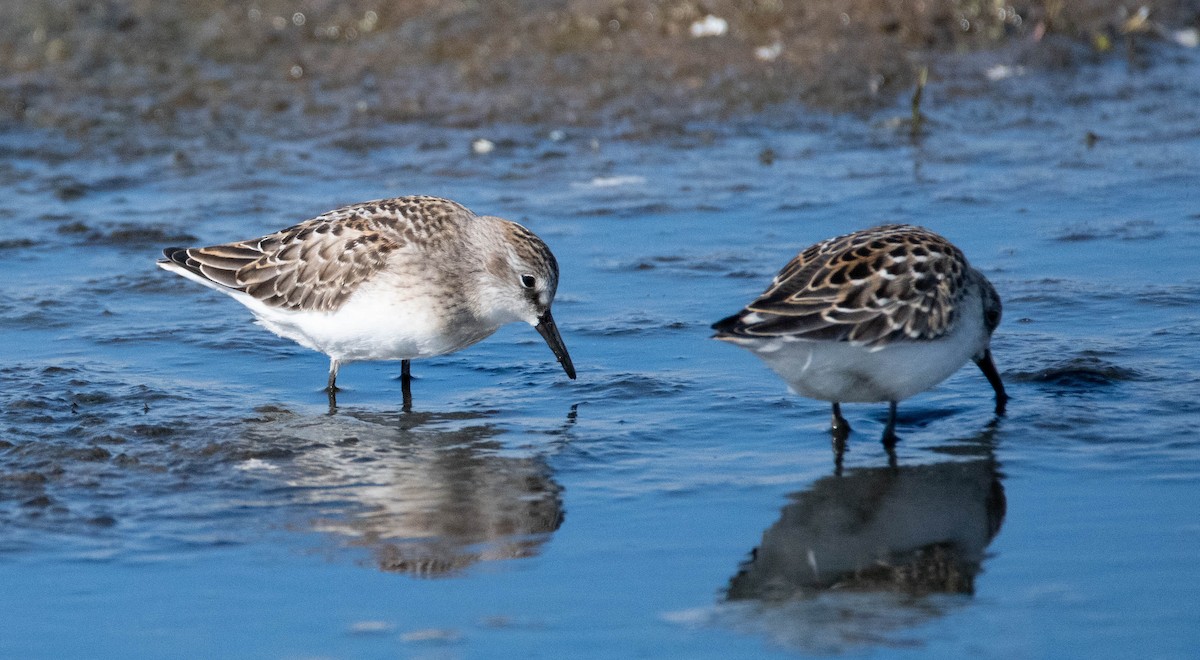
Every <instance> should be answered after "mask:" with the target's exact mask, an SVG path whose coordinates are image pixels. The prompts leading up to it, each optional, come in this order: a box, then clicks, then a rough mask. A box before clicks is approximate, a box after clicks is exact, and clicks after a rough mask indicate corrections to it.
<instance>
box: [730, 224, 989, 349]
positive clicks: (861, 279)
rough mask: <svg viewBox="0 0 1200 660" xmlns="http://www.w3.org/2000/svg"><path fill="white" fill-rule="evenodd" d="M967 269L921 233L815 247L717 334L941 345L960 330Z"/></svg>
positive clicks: (869, 234) (869, 233) (866, 234)
mask: <svg viewBox="0 0 1200 660" xmlns="http://www.w3.org/2000/svg"><path fill="white" fill-rule="evenodd" d="M965 271H966V261H965V259H964V258H963V255H962V252H960V251H959V250H958V248H956V247H954V246H953V245H951V244H950V242H949V241H947V240H946V239H944V238H942V237H941V236H938V235H937V234H935V233H933V232H931V231H929V230H927V229H923V228H920V227H912V226H908V225H888V226H884V227H876V228H874V229H867V230H864V231H860V232H855V233H853V234H847V235H845V236H839V237H837V238H831V239H829V240H826V241H823V242H821V243H817V244H816V245H813V246H812V247H809V248H808V249H806V250H804V251H803V252H801V253H800V254H799V255H797V256H796V258H795V259H793V260H792V261H791V262H789V263H788V264H787V265H786V266H784V268H783V270H782V271H780V273H779V275H777V276H776V277H775V280H774V282H772V284H771V286H770V287H769V288H768V289H767V290H766V291H765V292H764V293H763V294H762V295H761V296H759V298H758V299H757V300H755V301H754V302H752V303H750V304H749V305H748V306H746V308H745V309H743V310H742V311H741V312H739V313H738V314H735V315H734V316H731V317H729V318H727V319H724V320H722V321H719V322H718V323H717V324H716V325H714V326H713V327H714V328H715V329H717V330H718V333H719V334H718V336H720V335H722V334H723V335H727V336H732V337H739V336H740V337H779V336H790V337H796V338H800V339H812V340H825V341H849V342H854V343H857V344H863V345H867V346H873V345H878V344H881V343H884V342H890V341H897V340H927V339H935V338H937V337H940V336H941V335H942V334H944V333H945V332H947V331H948V330H949V329H950V327H951V326H952V325H953V324H954V321H955V314H954V303H955V302H956V300H957V299H958V297H959V296H960V295H961V292H962V289H963V279H964V275H965Z"/></svg>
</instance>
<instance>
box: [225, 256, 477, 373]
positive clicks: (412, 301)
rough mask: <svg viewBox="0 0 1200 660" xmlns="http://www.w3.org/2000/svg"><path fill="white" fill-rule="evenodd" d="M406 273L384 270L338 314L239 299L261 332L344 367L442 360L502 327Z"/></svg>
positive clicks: (439, 289) (442, 291)
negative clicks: (353, 363) (359, 363)
mask: <svg viewBox="0 0 1200 660" xmlns="http://www.w3.org/2000/svg"><path fill="white" fill-rule="evenodd" d="M411 279H412V278H411V277H408V276H407V274H406V273H395V272H389V271H386V270H385V271H381V272H380V273H378V274H377V275H376V276H375V277H372V278H371V279H370V280H367V281H365V282H363V283H362V284H361V285H359V287H358V290H357V291H355V292H354V293H353V295H351V296H350V298H349V299H347V300H346V302H345V303H344V304H343V305H342V306H341V307H339V308H338V309H337V310H334V311H332V312H294V311H287V310H281V309H277V308H273V307H267V306H266V305H263V304H261V303H259V302H258V301H256V300H253V299H249V300H246V299H245V298H249V297H248V296H244V297H239V300H240V301H241V302H242V303H243V304H245V305H246V306H247V307H249V308H250V309H251V311H253V312H254V315H255V316H256V317H258V321H259V323H260V324H262V326H263V327H265V328H267V329H268V330H270V331H271V332H274V333H275V334H277V335H279V336H281V337H285V338H287V339H291V340H292V341H295V342H297V343H299V344H300V345H302V346H305V347H307V348H310V349H313V350H316V351H320V352H322V353H325V354H327V355H329V356H330V357H332V358H334V359H337V360H339V361H341V362H350V361H355V360H402V359H414V358H423V357H431V356H434V355H443V354H446V353H450V352H453V351H456V350H458V349H460V348H464V347H466V346H470V345H471V344H474V343H475V342H478V341H480V340H482V339H484V338H485V337H487V336H488V335H491V334H492V333H493V332H495V331H496V328H497V327H498V326H496V325H494V324H492V323H490V322H488V321H486V320H483V319H479V318H477V317H475V316H474V315H472V314H470V313H468V312H467V311H466V309H465V308H464V307H463V302H462V299H461V297H460V296H455V295H448V292H446V291H444V290H442V289H441V287H436V286H429V285H428V282H420V283H419V285H414V283H413V282H412V281H410V280H411Z"/></svg>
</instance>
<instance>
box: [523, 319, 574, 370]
mask: <svg viewBox="0 0 1200 660" xmlns="http://www.w3.org/2000/svg"><path fill="white" fill-rule="evenodd" d="M533 327H534V328H537V331H538V334H540V335H542V339H545V340H546V344H547V345H548V346H550V350H552V351H554V357H556V358H558V363H559V364H561V365H562V368H563V371H565V372H567V377H568V378H570V379H571V380H575V365H573V364H571V356H570V355H569V354H568V353H567V347H566V345H565V344H563V340H562V336H560V335H559V334H558V326H556V325H554V317H553V316H550V310H548V309H547V310H546V313H545V314H542V316H541V318H539V319H538V322H537V325H535V326H533Z"/></svg>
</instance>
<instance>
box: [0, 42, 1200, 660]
mask: <svg viewBox="0 0 1200 660" xmlns="http://www.w3.org/2000/svg"><path fill="white" fill-rule="evenodd" d="M1198 72H1200V58H1197V57H1196V55H1195V54H1194V53H1179V54H1178V55H1173V56H1172V57H1171V58H1165V59H1164V62H1163V63H1162V64H1159V65H1156V66H1155V67H1153V68H1151V69H1149V70H1132V69H1130V68H1128V67H1127V66H1126V65H1124V64H1123V63H1120V62H1116V63H1113V64H1109V65H1105V66H1103V67H1100V68H1094V69H1088V70H1085V71H1084V72H1082V73H1080V74H1079V75H1078V76H1077V77H1075V78H1073V79H1067V78H1058V77H1056V76H1053V75H1050V76H1045V77H1033V76H1030V77H1028V78H1015V79H1009V80H1005V81H1002V82H1000V83H997V85H996V87H995V89H994V90H993V91H992V92H990V93H987V94H984V95H982V96H967V97H964V98H955V97H954V96H953V95H952V94H951V93H950V90H948V89H946V88H945V87H943V88H931V90H930V94H929V97H930V100H929V105H928V107H927V112H928V113H929V114H930V116H931V119H932V123H931V126H930V127H929V129H928V132H927V134H926V135H925V136H924V137H923V138H922V139H921V140H919V141H916V142H914V141H912V140H911V139H910V137H909V135H908V131H907V129H906V128H905V127H904V126H903V125H899V124H896V123H895V122H892V121H889V115H888V113H884V114H883V115H881V116H879V117H878V118H875V119H873V120H870V121H864V120H861V119H855V118H829V117H823V116H820V115H812V116H806V117H797V119H796V121H795V123H794V125H793V126H792V127H791V128H787V129H771V130H766V129H763V128H760V127H757V126H755V125H754V124H752V123H744V124H739V125H733V126H719V127H691V128H689V129H688V130H682V131H680V133H679V134H678V135H671V136H663V137H661V138H657V139H649V140H646V139H642V140H636V141H631V140H621V139H617V138H613V137H611V136H608V135H606V134H604V133H602V132H595V133H592V132H588V131H584V130H577V131H567V132H566V133H565V134H562V135H560V134H554V135H553V136H551V135H550V133H548V132H547V131H545V130H542V129H527V128H511V129H503V128H501V129H494V130H488V131H474V132H471V131H455V130H443V129H438V130H433V129H429V128H425V127H422V126H416V125H413V126H398V127H388V128H362V129H356V130H355V131H354V132H352V133H349V134H346V135H335V136H322V137H319V138H312V139H302V138H299V137H297V138H296V139H295V140H292V141H278V140H268V139H266V138H262V139H258V138H256V137H255V136H253V135H244V136H239V137H238V139H237V140H234V141H232V146H230V147H229V148H214V147H211V146H210V147H195V146H194V145H190V144H183V145H175V146H174V147H172V148H164V149H161V150H151V151H150V152H149V153H142V154H140V155H137V156H135V157H130V156H128V155H126V156H121V157H118V156H111V155H98V152H97V151H96V150H94V149H92V148H91V147H90V146H89V145H88V143H87V142H86V139H84V140H69V139H66V138H63V137H59V136H56V135H51V134H40V133H33V132H29V131H27V130H24V129H22V130H20V131H9V132H7V133H4V134H3V135H2V136H0V154H2V155H3V158H2V159H0V174H2V175H3V176H0V187H2V188H0V189H2V190H3V194H2V195H0V280H2V281H3V282H4V285H3V287H0V584H2V585H3V589H0V609H3V611H4V612H5V615H4V621H3V623H2V624H0V656H3V657H121V658H130V657H164V656H188V657H222V656H223V657H394V656H396V655H400V656H415V657H518V656H523V655H540V656H545V657H629V656H660V657H694V658H701V657H710V658H729V657H751V656H764V657H765V656H778V657H788V656H795V655H823V654H842V653H851V654H854V655H881V656H883V655H912V656H918V655H919V656H922V657H927V656H936V657H955V658H957V657H962V656H964V655H972V656H984V657H997V658H1013V657H1047V656H1057V655H1063V654H1065V655H1068V656H1078V657H1126V656H1128V655H1130V654H1131V653H1136V654H1138V655H1141V656H1147V657H1185V656H1188V655H1189V654H1191V653H1194V652H1195V649H1196V648H1197V647H1198V646H1200V615H1197V614H1196V612H1197V611H1198V606H1200V569H1198V568H1197V560H1198V559H1200V516H1197V513H1196V502H1197V495H1198V494H1200V438H1198V437H1197V433H1196V425H1197V421H1198V420H1200V363H1198V362H1197V357H1196V355H1197V346H1200V268H1198V267H1197V255H1198V254H1200V192H1198V191H1200V187H1197V172H1200V110H1198V108H1200V75H1197V73H1198ZM1089 135H1092V136H1093V138H1092V139H1089V137H1088V136H1089ZM479 137H487V138H489V139H491V140H492V141H493V142H494V143H495V144H496V145H497V149H496V150H495V151H493V152H491V153H490V154H486V155H473V154H472V151H471V148H470V144H471V142H472V140H474V139H476V138H479ZM412 193H426V194H437V195H443V196H446V197H450V198H453V199H456V200H458V201H461V202H463V203H464V204H466V205H468V206H470V207H471V208H473V209H475V210H476V211H478V212H481V213H488V214H495V215H501V216H506V217H509V218H511V219H514V220H518V221H520V222H523V223H525V224H527V225H528V226H529V227H530V228H532V229H533V230H534V231H536V232H537V233H538V234H540V235H541V236H542V237H543V238H544V239H545V240H546V241H547V242H548V243H549V244H550V245H551V247H552V248H553V249H554V251H555V253H556V254H557V256H558V259H559V262H560V264H561V267H562V277H561V284H560V287H559V298H558V302H557V304H556V306H555V317H556V319H557V320H558V322H559V325H560V328H561V330H562V333H563V336H564V339H565V341H566V343H567V345H568V347H569V348H570V350H571V354H572V356H573V358H574V360H575V364H576V366H577V367H578V371H579V380H578V381H574V382H571V381H568V380H567V379H566V378H565V377H564V376H563V374H562V372H561V369H560V368H559V367H558V366H557V365H556V364H555V362H554V359H553V356H552V355H551V354H550V352H549V351H548V350H547V348H546V346H545V345H544V344H543V342H542V340H541V339H540V338H539V337H538V336H537V334H536V333H535V332H533V331H532V330H531V329H530V328H528V327H517V326H511V327H508V328H505V329H503V330H502V331H501V332H499V333H498V334H497V335H496V336H494V337H493V338H491V339H489V340H487V341H485V342H483V343H482V344H479V345H477V346H475V347H473V348H471V349H469V350H466V351H463V352H461V353H458V354H455V355H452V356H448V357H443V358H438V359H433V360H427V361H421V362H417V363H415V364H414V365H413V372H414V375H415V377H416V380H415V382H414V385H413V392H414V398H415V401H414V406H413V410H412V411H411V412H404V411H402V410H401V405H400V401H401V395H400V383H399V381H398V380H397V375H398V373H399V368H398V365H396V364H388V363H369V364H354V365H350V366H348V367H346V368H344V369H343V371H342V374H341V376H340V378H339V384H341V385H342V386H343V387H344V388H345V390H346V391H345V392H344V393H342V394H341V395H340V397H339V401H338V403H339V406H338V408H337V409H336V410H330V409H329V406H328V403H327V401H326V398H325V396H324V394H323V393H322V392H321V390H320V388H321V387H322V386H323V385H324V382H325V370H326V366H327V362H326V359H325V358H324V357H323V356H321V355H318V354H315V353H311V352H308V351H306V350H304V349H301V348H299V347H297V346H294V345H292V344H290V343H287V342H285V341H283V340H280V339H277V338H276V337H274V336H273V335H271V334H269V333H267V332H266V331H264V330H262V329H260V328H258V327H256V326H254V325H252V324H251V323H250V315H249V313H248V312H247V311H246V310H244V309H243V308H242V307H240V306H238V305H237V304H235V303H233V302H232V301H230V300H228V299H226V298H224V297H222V296H220V295H219V294H216V293H214V292H211V291H208V290H205V289H203V288H201V287H198V286H195V285H193V284H191V283H188V282H186V281H183V280H182V279H180V278H178V277H175V276H173V275H171V274H168V273H165V272H162V271H160V270H158V269H156V268H155V267H154V265H153V262H154V259H155V258H156V256H157V253H158V250H159V249H160V248H161V247H163V246H165V245H174V244H193V243H204V244H207V243H215V242H224V241H227V240H232V239H238V238H247V237H250V236H257V235H259V234H261V233H265V232H268V231H271V230H274V229H277V228H280V227H283V226H286V225H289V224H292V223H294V222H295V221H298V220H301V219H304V218H306V217H310V216H312V215H315V214H317V213H319V212H321V211H324V210H327V209H329V208H332V207H334V206H337V205H340V204H343V203H348V202H353V201H360V200H365V199H372V198H379V197H386V196H393V195H399V194H412ZM883 222H913V223H920V224H923V225H926V226H929V227H931V228H934V229H936V230H937V231H939V232H941V233H943V234H945V235H946V236H947V237H949V238H950V239H951V240H953V241H954V242H956V243H957V244H958V245H959V246H960V247H962V248H963V250H964V251H965V252H966V254H967V255H968V256H969V257H970V258H971V260H972V262H973V263H974V264H975V265H976V266H977V267H978V268H980V269H981V270H982V271H983V272H984V273H986V274H987V275H988V277H989V278H990V279H991V280H992V282H993V283H994V284H995V285H996V288H997V289H998V290H999V292H1000V294H1001V295H1002V296H1003V298H1004V300H1005V318H1004V323H1003V324H1002V326H1001V328H1000V330H999V331H998V333H997V335H996V340H995V343H994V353H995V356H996V360H997V363H998V365H999V367H1000V370H1001V372H1002V374H1003V376H1004V379H1005V380H1006V382H1007V384H1008V388H1009V392H1010V394H1011V395H1012V397H1013V399H1012V401H1011V403H1010V405H1009V410H1008V414H1007V416H1005V417H1003V418H1001V419H994V418H993V415H992V413H991V407H992V406H991V390H990V388H989V387H988V385H987V382H986V381H985V380H984V379H983V377H982V376H981V375H980V374H979V373H978V372H977V371H976V370H974V368H973V367H972V368H967V369H963V370H962V371H961V372H960V373H959V374H956V375H955V376H954V377H952V378H951V379H950V380H949V381H947V382H946V383H944V384H942V385H941V386H939V387H937V388H936V389H934V390H932V391H930V392H928V393H925V394H922V395H920V396H917V397H915V398H913V399H911V400H909V401H906V402H904V403H903V404H902V406H901V408H900V410H901V424H900V428H899V433H900V436H901V438H902V441H901V443H900V445H899V447H898V450H897V456H896V459H895V465H894V467H892V466H889V460H888V457H887V455H886V454H885V452H884V451H883V449H882V448H881V446H880V445H879V443H878V437H879V434H880V432H881V430H882V426H883V417H884V414H885V412H886V406H882V405H850V406H846V407H845V412H846V414H847V417H848V418H849V420H850V422H851V424H852V425H853V427H854V429H855V431H856V432H855V434H854V435H853V436H852V438H851V443H850V450H849V452H848V453H847V455H846V459H845V469H844V471H843V472H842V474H840V475H835V474H834V464H833V457H832V454H831V452H830V444H829V435H828V433H827V426H828V421H829V420H828V408H827V405H826V404H824V403H820V402H815V401H809V400H805V399H801V398H798V397H795V396H791V395H789V394H788V393H787V392H786V390H785V388H784V386H783V384H782V383H781V382H780V381H779V380H778V379H777V378H775V377H774V375H773V374H772V373H771V372H769V371H768V369H767V368H766V367H765V366H764V365H763V364H761V363H759V362H758V361H757V360H756V359H755V358H754V357H753V356H752V355H750V354H749V353H746V352H744V351H741V350H738V349H736V348H734V347H731V346H728V345H724V344H719V343H717V342H713V341H709V340H708V336H709V334H710V331H709V329H708V326H709V324H711V323H712V322H713V321H715V320H717V319H719V318H721V317H722V316H724V315H727V314H729V313H732V312H733V311H735V310H736V309H737V308H738V307H740V306H741V305H742V304H744V303H745V302H747V301H748V300H750V299H751V298H752V297H753V296H755V295H756V294H757V293H759V292H760V291H761V290H762V289H763V287H765V285H766V284H767V282H768V281H769V280H770V278H771V276H772V275H773V274H774V273H775V271H776V270H777V269H778V268H779V267H781V266H782V265H783V264H784V263H785V262H786V261H787V260H788V259H789V258H790V257H791V256H793V255H794V254H795V253H796V252H797V251H798V250H799V249H801V248H803V247H804V246H806V245H808V244H809V243H811V242H814V241H816V240H818V239H821V238H825V237H827V236H831V235H834V234H838V233H842V232H845V231H848V230H852V229H857V228H861V227H864V226H868V225H873V224H879V223H883Z"/></svg>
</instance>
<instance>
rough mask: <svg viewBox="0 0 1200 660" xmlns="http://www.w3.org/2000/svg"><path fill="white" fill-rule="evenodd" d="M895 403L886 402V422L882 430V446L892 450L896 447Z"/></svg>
mask: <svg viewBox="0 0 1200 660" xmlns="http://www.w3.org/2000/svg"><path fill="white" fill-rule="evenodd" d="M897 440H899V438H897V437H896V402H895V401H888V421H887V426H886V427H884V429H883V446H884V447H887V448H889V449H890V448H892V447H895V446H896V441H897Z"/></svg>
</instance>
